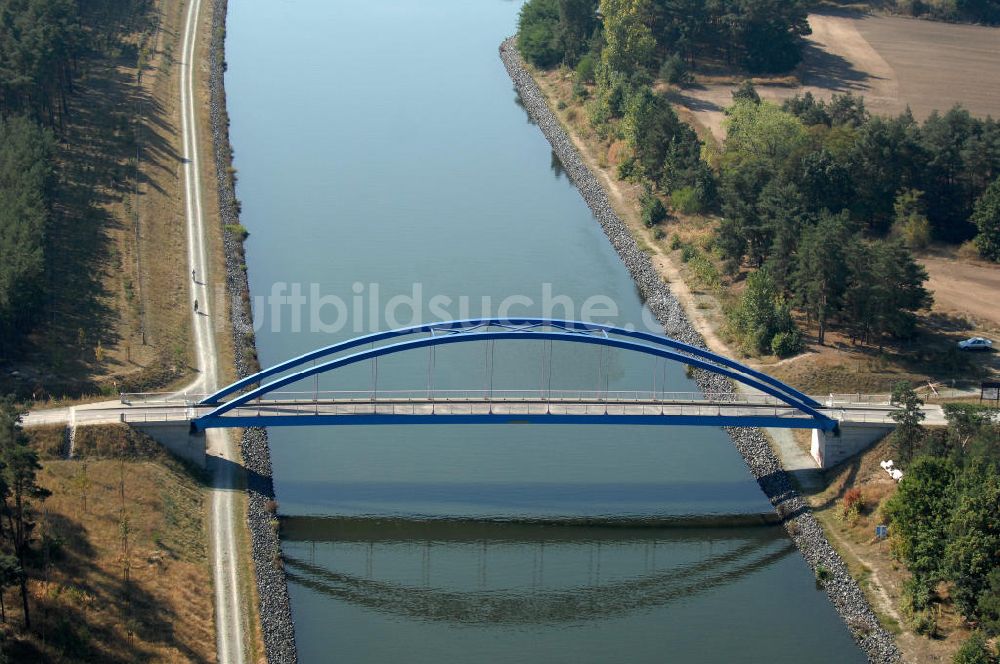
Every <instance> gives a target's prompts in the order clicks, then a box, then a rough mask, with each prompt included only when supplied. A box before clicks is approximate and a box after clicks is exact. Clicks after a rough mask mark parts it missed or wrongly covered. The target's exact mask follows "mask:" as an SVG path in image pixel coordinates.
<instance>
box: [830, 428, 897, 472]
mask: <svg viewBox="0 0 1000 664" xmlns="http://www.w3.org/2000/svg"><path fill="white" fill-rule="evenodd" d="M894 428H895V425H892V424H864V423H853V422H841V423H840V426H839V427H838V430H837V431H836V432H834V431H822V430H820V429H813V432H812V448H811V450H810V453H811V454H812V458H813V459H815V460H816V463H817V464H819V467H820V468H831V467H833V466H836V465H837V464H838V463H840V462H841V461H843V460H845V459H847V458H850V457H852V456H854V455H855V454H858V453H859V452H862V451H864V450H866V449H868V448H869V447H871V446H872V445H873V444H874V443H875V442H877V441H878V440H880V439H881V438H882V437H884V436H885V435H886V434H888V433H889V432H890V431H892V430H893V429H894Z"/></svg>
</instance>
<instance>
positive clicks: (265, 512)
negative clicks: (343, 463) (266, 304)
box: [209, 0, 298, 664]
mask: <svg viewBox="0 0 1000 664" xmlns="http://www.w3.org/2000/svg"><path fill="white" fill-rule="evenodd" d="M226 4H227V0H213V2H212V42H211V49H210V60H211V63H210V75H209V87H210V92H211V99H210V111H211V124H212V144H213V148H214V152H215V171H216V178H217V180H218V191H219V208H220V209H219V214H220V217H221V221H222V224H223V244H224V246H225V253H226V290H227V293H228V295H229V298H230V312H231V318H232V329H233V348H234V356H235V361H236V373H237V375H238V376H239V377H240V378H243V377H246V376H249V375H250V374H253V373H255V372H256V371H257V370H258V369H259V368H260V365H259V364H258V363H257V356H256V351H255V350H254V348H255V347H254V332H253V314H252V312H251V311H250V297H249V293H250V287H249V285H248V283H247V275H246V268H245V263H244V254H243V238H242V237H240V236H238V235H236V234H234V233H233V232H231V231H230V230H229V228H231V227H232V226H233V225H235V224H238V223H239V212H238V209H239V206H238V204H237V201H236V191H235V188H234V183H233V178H232V176H231V170H230V169H231V166H232V148H231V146H230V143H229V116H228V114H227V113H226V91H225V83H224V76H223V74H224V71H225V59H224V58H225V51H224V48H225V24H226ZM240 447H241V450H242V454H243V465H244V468H246V474H247V525H248V527H249V529H250V548H251V550H252V555H253V561H254V569H255V571H256V579H257V595H258V597H259V600H260V606H259V609H260V623H261V630H262V632H263V636H264V650H265V654H266V656H267V661H268V662H271V664H286V663H288V664H294V663H295V662H297V661H298V652H297V650H296V647H295V625H294V623H293V622H292V610H291V606H290V604H289V598H288V582H287V580H286V579H285V570H284V568H283V567H282V563H281V543H280V541H279V539H278V533H277V529H276V528H275V527H272V526H273V524H276V523H277V515H276V514H275V513H274V512H275V506H276V503H274V502H273V501H274V485H273V483H272V481H271V453H270V450H269V448H268V442H267V432H266V430H264V429H246V430H245V431H244V432H243V438H242V440H241V441H240Z"/></svg>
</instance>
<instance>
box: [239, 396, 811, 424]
mask: <svg viewBox="0 0 1000 664" xmlns="http://www.w3.org/2000/svg"><path fill="white" fill-rule="evenodd" d="M373 414H374V415H485V414H490V415H514V416H516V415H540V414H553V415H555V414H565V415H674V416H676V415H690V416H700V417H706V416H722V415H729V416H764V415H770V416H774V417H801V415H802V413H801V411H799V410H798V409H796V408H793V407H790V406H787V405H781V406H766V405H753V404H740V403H729V404H726V403H708V402H702V403H695V402H690V403H665V402H654V401H649V402H626V401H618V402H610V401H604V402H596V401H592V402H573V401H562V402H554V401H544V402H543V401H496V400H493V401H443V400H436V401H423V402H417V401H410V402H407V401H385V402H383V401H374V402H373V401H367V402H365V401H357V402H347V401H337V402H320V401H316V402H301V401H300V402H274V401H271V402H261V403H257V404H253V405H251V404H246V405H242V406H237V407H235V408H233V409H232V410H229V411H227V412H226V413H225V414H224V415H223V416H222V417H223V418H230V417H232V418H241V417H243V418H261V419H263V420H266V419H267V418H268V417H300V416H301V417H310V416H318V415H323V416H346V417H350V416H352V415H373Z"/></svg>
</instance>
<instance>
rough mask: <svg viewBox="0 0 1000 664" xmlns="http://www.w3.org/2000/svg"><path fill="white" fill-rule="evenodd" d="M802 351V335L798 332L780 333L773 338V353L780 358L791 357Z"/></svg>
mask: <svg viewBox="0 0 1000 664" xmlns="http://www.w3.org/2000/svg"><path fill="white" fill-rule="evenodd" d="M800 350H802V335H801V334H799V331H798V330H791V331H788V332H778V333H777V334H775V335H774V337H772V338H771V353H773V354H774V355H777V356H778V357H791V356H792V355H795V354H796V353H798V352H799V351H800Z"/></svg>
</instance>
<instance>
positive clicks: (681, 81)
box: [660, 53, 694, 85]
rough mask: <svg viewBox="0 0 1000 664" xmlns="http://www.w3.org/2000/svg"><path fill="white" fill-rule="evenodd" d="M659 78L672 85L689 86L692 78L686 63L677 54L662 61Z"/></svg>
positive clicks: (692, 80)
mask: <svg viewBox="0 0 1000 664" xmlns="http://www.w3.org/2000/svg"><path fill="white" fill-rule="evenodd" d="M660 78H662V79H663V80H664V81H666V82H667V83H670V84H672V85H690V84H691V83H693V82H694V77H693V76H691V72H689V71H688V67H687V63H686V62H684V58H682V57H681V56H680V55H678V54H677V53H674V54H673V55H671V56H670V57H669V58H667V59H666V60H664V61H663V64H662V65H660Z"/></svg>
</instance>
